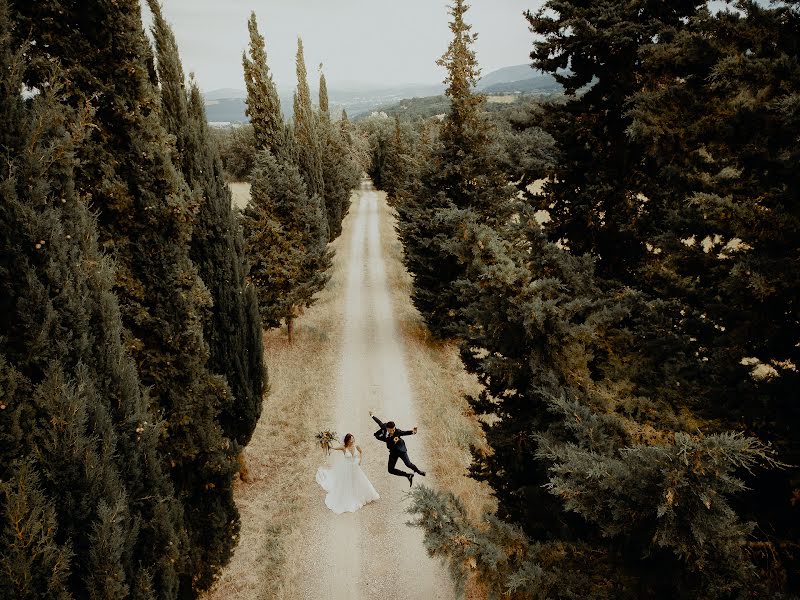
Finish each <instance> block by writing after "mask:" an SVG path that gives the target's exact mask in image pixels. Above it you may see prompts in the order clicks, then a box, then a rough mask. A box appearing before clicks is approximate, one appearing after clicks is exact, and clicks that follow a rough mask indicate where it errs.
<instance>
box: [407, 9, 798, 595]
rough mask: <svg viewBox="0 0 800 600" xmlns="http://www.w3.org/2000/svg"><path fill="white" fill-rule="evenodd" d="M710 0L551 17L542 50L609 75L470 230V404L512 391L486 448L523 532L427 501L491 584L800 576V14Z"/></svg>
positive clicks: (433, 533)
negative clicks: (550, 156)
mask: <svg viewBox="0 0 800 600" xmlns="http://www.w3.org/2000/svg"><path fill="white" fill-rule="evenodd" d="M697 7H698V5H694V4H690V5H686V6H682V5H680V4H670V5H669V6H667V5H660V4H659V5H654V4H647V3H641V4H639V3H634V4H630V5H624V6H623V5H621V4H618V3H616V4H615V3H602V2H601V3H593V4H591V5H589V4H586V3H570V2H549V3H547V4H546V6H545V7H544V8H543V9H542V11H541V12H540V13H539V14H538V15H537V16H536V17H529V18H531V23H532V25H533V29H534V31H535V32H538V33H541V34H543V35H544V38H543V40H542V41H539V42H537V47H536V50H535V52H534V59H535V60H536V61H537V66H540V67H541V66H544V67H545V68H546V69H547V70H550V71H551V72H553V71H557V70H558V69H561V68H564V67H566V66H569V67H570V72H569V73H566V74H561V75H559V76H560V77H561V78H562V81H563V82H564V83H565V84H566V86H567V88H568V92H572V93H574V92H576V91H577V90H578V88H580V87H582V86H584V85H588V86H589V89H587V90H586V91H585V93H584V94H582V95H576V96H575V98H574V99H570V100H568V102H567V103H566V105H565V107H566V108H564V109H562V108H558V107H550V108H548V109H547V111H546V112H545V115H544V125H545V127H546V128H547V129H548V131H549V132H550V133H551V134H552V136H553V138H554V139H556V140H558V145H559V150H560V156H559V157H558V158H557V161H556V167H555V168H554V169H553V170H552V171H551V172H550V183H549V185H548V186H546V187H545V190H544V193H543V194H541V195H539V196H538V197H536V196H534V197H533V198H532V200H533V202H532V203H531V205H522V204H521V205H519V206H517V207H516V209H515V218H514V219H511V220H510V221H508V222H506V223H504V224H503V223H494V224H493V223H485V222H482V221H480V220H478V219H473V220H472V221H471V222H470V221H465V225H464V227H462V229H461V230H460V233H461V235H462V236H463V243H459V244H458V245H454V246H453V248H454V249H455V251H456V252H457V253H458V255H459V257H460V259H461V262H462V264H464V265H465V276H464V277H462V278H461V279H459V280H458V282H457V284H456V287H457V289H458V291H459V292H460V294H461V296H462V297H465V298H469V300H470V301H469V302H468V303H467V304H466V305H465V306H464V307H463V308H462V310H461V315H462V317H463V318H464V319H465V321H466V324H467V326H466V327H465V328H464V333H463V335H464V337H465V339H464V343H463V346H462V358H463V360H464V363H465V365H466V367H467V369H468V370H470V371H472V372H474V373H476V374H477V375H478V377H479V379H480V381H481V382H482V384H483V386H484V392H483V394H481V396H480V397H478V398H472V399H471V403H472V405H473V407H474V409H475V410H476V412H477V413H479V414H485V415H490V416H491V419H487V420H486V426H485V429H486V435H487V441H488V442H489V445H490V446H491V448H492V451H491V452H490V453H488V454H487V455H483V454H481V453H476V456H475V462H474V465H473V468H472V471H473V474H474V475H475V476H476V477H478V478H480V479H484V480H486V481H488V482H489V483H490V484H491V486H492V487H493V489H494V490H495V493H496V495H497V498H498V501H499V510H498V516H499V517H501V518H502V519H503V520H504V521H507V522H513V523H516V524H519V525H520V526H521V531H522V532H524V536H522V535H520V530H514V529H511V530H509V529H508V528H507V527H506V526H505V525H504V526H502V527H498V523H497V522H496V521H494V520H493V519H491V518H490V519H489V522H488V523H482V524H478V525H477V526H476V525H474V524H471V523H468V522H466V520H465V519H464V518H463V509H462V508H461V507H460V506H459V505H458V503H457V502H454V501H453V500H452V499H448V498H446V497H443V496H441V495H435V494H429V493H425V492H422V491H421V492H418V494H417V498H416V502H415V505H414V507H413V510H414V512H416V514H417V515H418V524H419V525H420V526H422V527H423V528H424V529H425V531H426V544H427V545H428V547H429V549H431V550H433V551H434V552H438V553H440V554H442V555H445V556H447V557H449V558H450V560H451V566H452V567H453V571H454V573H455V574H456V575H457V576H458V577H459V578H461V579H463V578H464V577H465V576H466V575H467V573H468V568H469V567H470V566H471V567H472V568H473V569H475V570H476V571H477V572H478V574H479V575H478V576H479V579H480V580H481V582H482V583H483V584H484V585H485V586H486V588H487V589H488V590H490V591H491V592H492V593H496V594H500V593H512V592H516V593H519V594H520V596H521V597H598V598H606V597H608V598H641V597H658V598H676V597H677V598H734V597H745V596H753V597H756V596H757V597H776V598H778V597H785V596H784V595H783V594H784V593H786V592H789V593H793V592H795V591H796V590H797V579H796V572H797V568H796V567H797V563H796V559H795V558H794V557H793V554H792V552H791V551H790V550H788V548H789V547H790V546H791V544H792V542H791V541H790V540H791V539H792V538H793V537H796V524H795V522H796V519H795V520H794V521H793V520H792V515H793V510H794V508H793V504H792V501H791V498H792V490H796V489H797V481H798V480H797V468H796V467H793V466H789V465H794V464H796V462H795V459H796V456H797V455H796V447H797V442H796V429H797V427H796V422H797V411H796V406H794V404H793V398H794V396H796V394H794V395H792V393H791V392H789V389H790V388H794V387H796V383H797V381H796V379H797V377H796V371H795V367H794V365H795V364H796V359H797V356H796V352H797V347H796V339H797V337H798V332H797V319H796V307H795V304H796V302H795V300H794V299H795V298H796V291H797V287H798V280H797V276H796V273H797V269H796V268H794V267H795V265H796V263H797V260H798V258H797V257H798V249H797V236H796V235H792V233H790V232H796V230H797V223H796V220H797V215H796V211H795V210H794V208H793V207H794V205H796V190H797V181H796V178H797V174H796V169H795V168H792V167H790V164H793V163H792V161H795V160H796V154H797V139H798V134H797V124H798V120H797V119H796V114H795V113H796V110H794V108H793V107H794V106H795V104H796V102H795V101H794V98H795V96H796V95H797V85H798V81H800V77H798V74H800V71H798V67H797V55H798V53H797V39H798V37H797V35H796V32H797V30H798V24H797V13H796V11H795V10H793V7H787V6H776V7H772V8H765V7H764V6H762V5H759V4H758V3H746V2H742V3H739V4H738V5H737V8H738V12H737V13H733V12H722V13H719V14H711V13H710V12H707V11H704V10H700V11H697V12H695V11H696V9H697ZM765 40H769V41H768V42H765ZM609 41H611V42H613V43H615V44H618V45H619V46H621V47H622V48H623V51H622V52H619V49H618V48H619V46H618V47H616V48H614V47H612V48H611V49H609V46H608V42H609ZM626 111H629V112H626ZM751 127H752V129H751ZM590 171H591V172H590ZM532 176H534V173H533V172H531V173H529V174H523V179H524V178H526V177H532ZM686 198H690V202H688V203H687V202H686ZM537 209H538V211H542V210H545V211H547V214H546V217H549V218H550V219H552V222H547V218H544V219H542V218H538V219H537V217H541V215H540V214H538V213H537ZM791 340H795V341H791ZM790 365H791V366H790ZM776 416H777V418H776ZM739 431H743V432H744V433H738V432H739ZM767 442H769V443H771V444H772V446H771V447H770V446H767V445H766V443H767ZM787 459H788V460H787ZM776 460H780V461H784V462H787V463H789V465H783V468H781V469H764V468H759V467H764V466H766V467H769V466H776ZM749 487H752V488H753V489H752V491H749V490H748V488H749ZM552 582H558V584H557V585H555V586H553V583H552Z"/></svg>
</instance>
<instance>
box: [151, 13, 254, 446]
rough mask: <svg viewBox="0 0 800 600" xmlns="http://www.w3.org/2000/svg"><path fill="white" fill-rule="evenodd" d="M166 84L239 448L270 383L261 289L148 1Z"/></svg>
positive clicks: (197, 109) (203, 124)
mask: <svg viewBox="0 0 800 600" xmlns="http://www.w3.org/2000/svg"><path fill="white" fill-rule="evenodd" d="M149 5H150V9H151V11H152V13H153V22H154V25H153V37H154V39H155V43H156V54H157V58H158V75H159V80H160V83H161V113H162V121H163V122H164V126H165V128H166V130H167V132H168V133H170V134H172V135H174V136H175V139H176V155H175V163H176V165H177V166H178V167H179V168H180V170H181V172H182V173H183V177H184V179H185V180H186V182H187V183H188V184H189V186H191V188H192V189H193V191H194V193H195V194H196V195H197V196H198V199H199V211H198V214H197V217H196V222H195V225H194V229H193V231H192V244H191V252H190V256H191V259H192V262H193V263H194V264H195V265H196V266H197V269H198V272H199V274H200V277H201V279H202V280H203V282H204V283H205V285H206V287H207V288H208V290H209V292H210V293H211V298H212V301H213V305H212V307H211V310H210V311H209V312H208V313H207V314H206V316H205V319H204V323H203V334H204V337H205V339H206V340H207V342H208V344H209V350H210V356H209V362H208V366H209V369H210V370H211V371H212V372H214V373H218V374H220V375H223V376H224V377H225V379H226V381H227V383H228V385H229V386H230V390H229V391H227V390H226V391H225V392H224V394H225V400H226V402H225V404H223V406H222V407H221V411H220V417H219V419H220V423H221V424H222V428H223V432H224V433H225V435H226V437H228V438H230V439H232V440H234V441H235V442H236V443H237V444H238V445H239V446H240V447H241V446H244V445H246V444H247V442H249V441H250V437H251V436H252V433H253V431H254V429H255V426H256V423H257V422H258V418H259V416H260V415H261V403H262V395H263V391H264V388H265V369H264V366H263V356H264V351H263V341H262V336H261V320H260V317H259V315H258V303H257V300H256V296H255V290H254V289H253V287H252V286H250V285H248V284H247V282H246V276H247V269H248V266H247V263H246V260H245V257H244V249H243V244H244V241H243V238H242V233H241V230H240V228H239V224H238V223H237V222H236V216H235V214H234V212H233V208H232V201H231V193H230V188H229V187H228V185H227V184H226V182H225V179H224V176H223V173H222V162H221V159H220V156H219V151H218V149H217V147H216V145H215V144H214V143H213V141H212V140H211V137H210V134H209V130H208V124H207V121H206V116H205V108H204V106H203V99H202V97H201V95H200V91H199V89H198V88H197V85H196V84H195V83H194V82H192V84H191V85H190V89H189V93H188V95H187V93H186V92H185V81H184V73H183V67H182V65H181V61H180V55H179V53H178V47H177V44H176V42H175V37H174V35H173V33H172V30H171V28H170V27H169V25H168V24H167V22H166V21H165V20H164V17H163V15H162V13H161V7H160V6H159V4H158V2H156V1H155V0H149Z"/></svg>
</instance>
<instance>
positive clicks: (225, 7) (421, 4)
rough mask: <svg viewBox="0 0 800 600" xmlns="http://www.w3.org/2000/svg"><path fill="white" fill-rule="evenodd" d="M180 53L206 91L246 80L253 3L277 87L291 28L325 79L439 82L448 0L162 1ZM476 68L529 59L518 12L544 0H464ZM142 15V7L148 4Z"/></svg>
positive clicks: (289, 60) (288, 66)
mask: <svg viewBox="0 0 800 600" xmlns="http://www.w3.org/2000/svg"><path fill="white" fill-rule="evenodd" d="M162 4H163V7H164V14H165V16H166V18H167V20H168V21H169V22H170V23H171V25H172V27H173V29H174V31H175V36H176V37H177V40H178V45H179V47H180V51H181V57H182V59H183V66H184V69H185V70H186V71H187V73H188V72H190V71H193V72H194V73H195V74H196V76H197V79H198V83H199V84H200V87H201V88H202V89H203V90H204V91H210V90H214V89H217V88H237V89H242V88H244V82H243V79H242V65H241V55H242V50H244V49H245V47H246V45H247V19H248V17H249V15H250V11H251V10H255V12H256V15H257V17H258V21H259V28H260V30H261V33H262V34H263V35H264V36H265V38H266V42H267V59H268V61H269V66H270V69H272V72H273V76H274V77H275V80H276V82H277V83H278V86H279V87H281V88H288V87H294V83H295V75H294V56H295V50H296V44H297V36H301V37H302V38H303V44H304V45H305V52H306V65H307V68H308V72H309V79H315V78H316V72H317V66H318V65H319V63H320V62H322V63H324V69H325V76H326V78H327V79H328V85H329V86H330V87H338V88H343V87H348V85H349V84H351V83H352V82H358V83H367V84H387V85H395V84H399V83H438V82H440V81H441V80H442V78H443V73H442V70H441V69H440V68H439V67H437V66H436V59H437V58H439V57H440V56H441V55H442V53H443V52H444V50H445V49H446V48H447V44H448V42H449V39H450V31H449V30H448V28H447V24H448V21H449V17H448V14H447V2H446V0H225V1H220V0H162ZM470 4H471V5H472V8H471V9H470V10H469V11H468V13H467V21H468V22H470V23H471V24H472V25H473V31H474V32H476V33H478V42H477V45H476V51H477V54H478V60H479V61H480V64H481V67H482V69H483V73H484V74H486V73H488V72H490V71H492V70H494V69H498V68H500V67H506V66H510V65H518V64H523V63H526V62H529V58H528V54H529V53H530V50H531V44H532V39H533V38H532V34H531V33H530V32H529V31H528V26H527V21H526V20H525V19H524V17H523V16H522V13H523V11H525V10H526V9H531V10H535V9H536V8H537V7H538V6H539V5H540V4H541V0H471V2H470ZM144 17H145V22H146V23H147V24H148V26H149V14H148V13H147V10H146V9H145V14H144Z"/></svg>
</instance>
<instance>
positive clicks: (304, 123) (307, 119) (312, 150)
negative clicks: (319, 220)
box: [294, 38, 333, 240]
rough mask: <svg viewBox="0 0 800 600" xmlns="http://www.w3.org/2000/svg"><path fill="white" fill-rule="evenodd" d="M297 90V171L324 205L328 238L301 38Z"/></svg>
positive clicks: (317, 138) (315, 126)
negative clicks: (298, 168) (298, 166)
mask: <svg viewBox="0 0 800 600" xmlns="http://www.w3.org/2000/svg"><path fill="white" fill-rule="evenodd" d="M296 69H297V90H296V91H295V94H294V136H295V139H296V140H297V150H298V156H299V165H300V172H301V173H302V175H303V179H304V180H305V182H306V188H307V189H308V193H309V194H310V195H311V196H317V197H318V198H319V199H320V202H321V203H322V206H323V207H324V208H325V214H326V219H327V221H328V224H329V225H328V240H331V239H333V238H332V237H331V234H330V223H331V222H332V220H333V219H332V213H331V208H330V207H328V206H327V205H326V204H325V201H326V198H325V181H324V179H323V167H322V147H321V139H320V136H319V131H318V123H317V115H316V114H315V113H314V107H313V106H312V105H311V91H310V90H309V88H308V77H307V75H306V61H305V56H304V54H303V40H301V39H300V38H297V58H296Z"/></svg>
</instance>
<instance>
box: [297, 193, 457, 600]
mask: <svg viewBox="0 0 800 600" xmlns="http://www.w3.org/2000/svg"><path fill="white" fill-rule="evenodd" d="M381 202H384V200H383V198H382V197H379V195H378V194H376V193H375V192H374V191H373V190H372V187H371V184H369V183H364V184H363V185H362V190H361V193H360V194H359V196H358V197H357V198H356V199H355V202H354V203H353V205H352V207H351V211H356V214H355V215H351V218H349V219H348V222H349V224H350V227H347V228H346V229H345V231H344V233H343V236H344V237H345V239H344V240H343V242H344V243H345V244H347V245H348V246H349V257H350V260H349V264H348V270H347V278H346V282H345V285H344V286H343V287H342V288H341V293H342V294H343V298H342V301H343V302H344V310H343V313H344V335H343V337H342V346H341V362H340V365H339V369H338V379H337V381H336V391H335V394H333V396H332V398H331V400H332V402H334V403H335V408H334V410H332V411H331V414H332V415H333V421H334V422H332V423H330V425H331V426H333V427H334V428H335V429H336V431H337V432H338V433H339V434H340V435H343V434H344V433H347V432H351V433H353V434H354V435H355V436H356V443H357V444H359V445H360V446H361V448H362V450H363V451H364V453H365V455H364V465H363V468H364V471H365V473H366V474H367V477H369V479H370V480H371V481H372V483H373V485H374V486H375V488H376V489H377V490H378V493H379V494H380V495H381V498H380V500H378V501H377V502H374V503H372V504H370V505H367V506H365V507H364V508H362V509H361V510H359V511H358V512H356V513H353V514H344V515H338V516H337V515H334V514H333V513H331V512H330V511H329V510H328V509H327V508H326V507H325V505H324V502H323V500H324V493H323V491H322V490H321V489H319V488H317V489H316V490H313V486H316V484H315V483H314V482H313V476H314V474H313V473H309V474H308V477H309V481H310V482H309V490H308V491H309V493H311V494H316V497H317V499H318V501H317V502H315V503H314V505H313V507H312V508H311V510H310V515H309V518H308V520H307V521H306V523H305V525H304V526H303V527H302V528H301V531H299V541H300V543H299V546H297V547H296V548H295V549H294V550H293V553H294V555H295V557H296V558H298V559H300V560H302V566H301V567H300V569H299V572H298V573H297V576H296V578H295V585H293V586H290V587H291V588H294V589H293V590H292V592H293V593H292V594H291V597H292V598H303V599H305V598H309V599H310V598H326V599H331V600H338V599H348V600H359V599H368V598H379V597H385V596H387V595H389V594H391V595H392V596H397V595H402V596H403V597H405V598H409V599H410V600H417V599H419V600H435V599H443V600H444V599H446V600H450V599H452V598H454V597H455V593H454V591H453V587H452V584H451V583H450V580H449V577H448V575H447V573H446V571H445V569H444V567H443V566H442V565H441V564H440V563H439V562H438V561H435V560H433V559H431V558H429V557H428V556H427V554H426V552H425V549H424V547H423V544H422V533H421V531H419V530H417V529H415V528H411V527H408V526H407V525H406V524H405V522H406V521H407V520H408V515H407V514H406V513H405V508H406V506H407V505H408V496H407V492H408V489H409V488H408V483H407V481H406V480H405V479H403V478H400V477H395V476H392V475H389V474H388V473H387V472H386V461H387V458H388V451H387V450H386V447H385V446H384V445H382V444H380V443H379V442H378V441H377V440H375V439H374V438H373V437H372V433H373V431H374V430H375V429H377V427H376V426H375V424H374V422H373V421H372V420H371V419H370V417H369V411H370V410H373V411H374V412H375V413H376V415H377V416H378V417H379V418H381V419H382V420H384V421H389V420H394V421H396V422H397V424H398V427H401V428H404V429H411V428H412V427H413V426H414V425H416V424H417V421H416V411H415V407H414V399H413V398H412V396H411V391H410V387H409V381H408V373H407V371H406V366H405V360H404V356H403V348H402V346H401V344H400V341H399V339H398V335H397V332H396V324H395V317H394V314H393V311H392V305H391V300H390V296H389V290H388V286H387V282H386V268H385V262H384V261H385V259H384V256H383V253H382V245H381V244H382V241H381V234H380V231H381V227H380V225H381V222H380V219H381V215H382V214H383V215H385V214H386V213H385V211H381V210H380V206H379V203H381ZM322 425H324V424H321V426H322ZM420 434H421V435H420V436H411V437H409V438H406V439H407V445H408V451H409V455H410V457H411V460H412V461H413V462H414V463H415V464H416V465H417V466H418V467H419V468H420V469H422V470H426V469H427V468H428V464H429V462H430V461H429V460H428V456H429V454H428V451H429V449H428V448H426V447H425V445H424V441H425V437H426V436H425V435H424V431H420ZM398 466H399V467H400V468H402V469H403V470H406V469H405V467H404V466H403V465H401V464H398ZM431 479H432V478H431V477H430V476H428V477H427V478H422V477H420V476H417V477H416V479H415V485H416V482H424V483H425V484H426V485H431V484H432V483H433V482H432V481H431ZM300 553H301V554H302V556H298V554H300Z"/></svg>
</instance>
